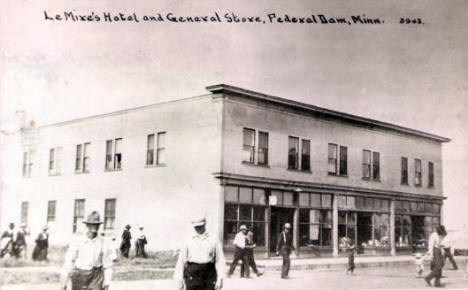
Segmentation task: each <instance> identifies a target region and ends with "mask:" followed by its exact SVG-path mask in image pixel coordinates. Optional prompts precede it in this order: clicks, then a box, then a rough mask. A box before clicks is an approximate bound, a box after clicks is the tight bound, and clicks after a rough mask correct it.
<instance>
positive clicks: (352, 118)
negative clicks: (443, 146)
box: [206, 84, 450, 142]
mask: <svg viewBox="0 0 468 290" xmlns="http://www.w3.org/2000/svg"><path fill="white" fill-rule="evenodd" d="M206 89H207V90H208V91H209V92H211V93H213V94H216V93H222V94H234V95H240V96H244V97H246V98H250V99H254V100H259V101H264V102H267V103H273V104H278V105H282V106H287V107H291V108H296V109H301V110H306V111H309V112H312V113H316V114H317V113H318V114H322V115H324V116H330V117H335V118H339V119H342V120H345V121H349V122H353V123H359V124H363V125H367V126H372V127H377V128H381V129H386V130H390V131H396V132H400V133H404V134H409V135H413V136H417V137H421V138H426V139H430V140H433V141H437V142H450V139H449V138H446V137H442V136H438V135H435V134H431V133H427V132H423V131H419V130H415V129H411V128H407V127H403V126H398V125H394V124H390V123H386V122H382V121H378V120H373V119H369V118H364V117H360V116H356V115H351V114H347V113H343V112H339V111H334V110H330V109H325V108H321V107H317V106H313V105H309V104H305V103H301V102H297V101H292V100H288V99H284V98H280V97H275V96H270V95H266V94H262V93H258V92H254V91H249V90H246V89H243V88H239V87H234V86H230V85H226V84H217V85H212V86H208V87H206Z"/></svg>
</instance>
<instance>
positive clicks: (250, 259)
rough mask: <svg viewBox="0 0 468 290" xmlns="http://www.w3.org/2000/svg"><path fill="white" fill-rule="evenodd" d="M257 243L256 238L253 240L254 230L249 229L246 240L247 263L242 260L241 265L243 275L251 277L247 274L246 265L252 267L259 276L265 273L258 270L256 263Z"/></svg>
mask: <svg viewBox="0 0 468 290" xmlns="http://www.w3.org/2000/svg"><path fill="white" fill-rule="evenodd" d="M256 246H257V245H256V244H255V243H254V240H253V232H252V231H248V232H247V240H246V242H245V257H246V258H245V262H246V264H244V262H242V265H241V277H244V276H245V277H247V278H249V277H248V276H246V275H245V268H246V267H252V270H253V272H254V273H255V274H257V277H260V276H262V275H263V273H260V271H258V269H257V264H256V263H255V257H254V249H255V247H256Z"/></svg>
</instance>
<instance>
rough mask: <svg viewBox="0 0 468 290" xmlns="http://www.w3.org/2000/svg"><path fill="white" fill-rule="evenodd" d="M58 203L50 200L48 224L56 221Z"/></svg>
mask: <svg viewBox="0 0 468 290" xmlns="http://www.w3.org/2000/svg"><path fill="white" fill-rule="evenodd" d="M56 205H57V201H55V200H49V202H48V203H47V223H49V222H54V221H55V214H56V210H57V207H56Z"/></svg>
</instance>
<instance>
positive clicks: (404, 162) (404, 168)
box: [401, 157, 408, 184]
mask: <svg viewBox="0 0 468 290" xmlns="http://www.w3.org/2000/svg"><path fill="white" fill-rule="evenodd" d="M401 184H408V158H406V157H401Z"/></svg>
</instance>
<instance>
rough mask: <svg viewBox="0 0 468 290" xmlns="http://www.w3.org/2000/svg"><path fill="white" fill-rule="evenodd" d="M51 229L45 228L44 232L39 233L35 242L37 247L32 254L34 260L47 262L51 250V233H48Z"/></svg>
mask: <svg viewBox="0 0 468 290" xmlns="http://www.w3.org/2000/svg"><path fill="white" fill-rule="evenodd" d="M48 229H49V228H48V227H47V226H44V227H43V228H42V232H41V233H39V235H38V236H37V238H36V240H35V242H36V246H35V247H34V251H33V253H32V259H33V260H34V261H47V252H48V250H49V233H48V232H47V230H48Z"/></svg>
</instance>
